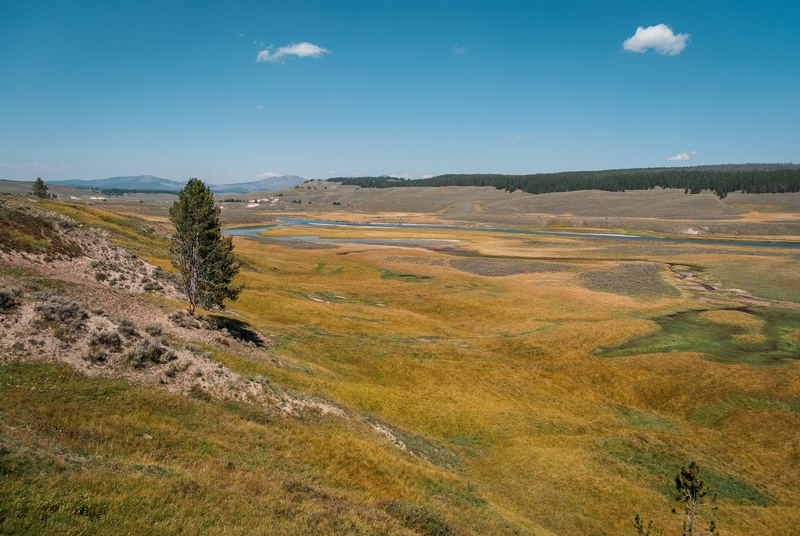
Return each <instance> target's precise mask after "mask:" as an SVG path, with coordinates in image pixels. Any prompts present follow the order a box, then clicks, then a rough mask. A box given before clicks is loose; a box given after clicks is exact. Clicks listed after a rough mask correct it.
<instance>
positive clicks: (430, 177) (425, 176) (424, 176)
mask: <svg viewBox="0 0 800 536" xmlns="http://www.w3.org/2000/svg"><path fill="white" fill-rule="evenodd" d="M434 176H435V175H423V176H422V178H423V179H432V178H433V177H434Z"/></svg>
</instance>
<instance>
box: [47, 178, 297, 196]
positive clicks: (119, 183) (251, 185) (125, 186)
mask: <svg viewBox="0 0 800 536" xmlns="http://www.w3.org/2000/svg"><path fill="white" fill-rule="evenodd" d="M305 180H306V179H304V178H303V177H298V176H296V175H280V176H278V177H270V178H268V179H261V180H259V181H253V182H239V183H236V184H217V185H211V184H209V187H210V188H211V191H212V192H214V193H232V194H249V193H252V192H265V191H270V190H280V189H281V188H290V187H292V186H294V185H296V184H300V183H302V182H304V181H305ZM48 182H49V183H50V184H57V185H61V186H73V187H75V188H91V189H93V190H108V189H111V188H118V189H122V190H165V191H168V192H177V191H179V190H180V189H181V188H183V186H184V184H186V183H185V182H177V181H173V180H170V179H162V178H159V177H153V176H152V175H137V176H133V177H110V178H108V179H95V180H81V179H70V180H66V181H48Z"/></svg>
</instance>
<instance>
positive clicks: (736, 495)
mask: <svg viewBox="0 0 800 536" xmlns="http://www.w3.org/2000/svg"><path fill="white" fill-rule="evenodd" d="M604 451H605V452H606V453H607V454H609V455H611V456H612V457H613V458H615V459H616V460H617V461H618V462H620V463H622V467H623V472H624V473H627V474H628V475H629V476H631V477H633V478H636V479H638V480H642V481H644V482H645V483H646V484H647V485H648V487H650V488H651V489H653V490H655V491H658V492H659V493H661V494H663V495H664V496H666V497H669V498H670V499H672V498H673V497H674V494H675V475H677V474H678V472H679V471H680V468H681V467H685V466H687V465H688V464H689V460H687V459H685V458H683V457H681V456H680V455H679V454H678V453H677V449H675V448H673V447H671V446H669V445H666V444H664V443H661V442H658V441H648V440H643V439H638V438H631V439H625V440H620V441H616V442H613V443H609V444H606V445H605V447H604ZM700 465H701V469H702V471H701V475H700V476H701V478H702V480H703V481H704V482H705V483H706V485H707V486H708V488H709V489H710V490H711V493H712V494H716V496H717V497H718V498H719V499H720V500H726V499H727V500H731V501H733V502H734V503H736V504H739V505H752V506H763V507H766V506H769V505H770V504H772V502H773V501H772V500H771V499H770V498H769V497H768V496H767V495H765V494H764V493H762V492H761V491H759V490H758V489H757V488H756V487H755V486H753V485H751V484H749V483H747V482H745V481H744V480H741V479H740V478H737V477H736V476H734V475H730V476H723V475H721V474H719V473H717V472H715V471H714V470H713V467H711V468H709V467H706V466H704V465H703V464H700Z"/></svg>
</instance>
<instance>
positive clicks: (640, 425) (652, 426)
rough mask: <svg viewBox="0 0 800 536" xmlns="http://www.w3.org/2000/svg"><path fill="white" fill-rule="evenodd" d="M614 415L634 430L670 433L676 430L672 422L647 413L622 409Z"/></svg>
mask: <svg viewBox="0 0 800 536" xmlns="http://www.w3.org/2000/svg"><path fill="white" fill-rule="evenodd" d="M615 415H616V416H617V417H618V418H619V419H620V420H622V421H623V422H624V423H625V424H626V425H627V426H629V427H631V428H634V429H636V430H646V431H654V432H671V431H673V430H675V428H676V426H675V423H674V422H672V421H670V420H669V419H665V418H664V417H662V416H661V415H656V414H655V413H651V412H649V411H640V410H636V409H632V408H624V409H621V410H620V411H618V412H616V413H615Z"/></svg>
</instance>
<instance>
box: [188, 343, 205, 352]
mask: <svg viewBox="0 0 800 536" xmlns="http://www.w3.org/2000/svg"><path fill="white" fill-rule="evenodd" d="M184 348H185V349H187V350H189V351H190V352H192V353H193V354H198V353H200V352H201V351H202V350H203V349H202V348H200V347H199V346H197V345H196V344H194V343H191V342H187V343H186V344H185V345H184Z"/></svg>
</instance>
